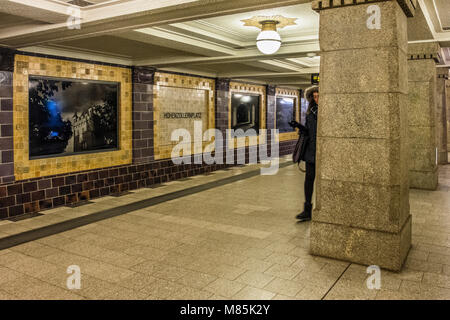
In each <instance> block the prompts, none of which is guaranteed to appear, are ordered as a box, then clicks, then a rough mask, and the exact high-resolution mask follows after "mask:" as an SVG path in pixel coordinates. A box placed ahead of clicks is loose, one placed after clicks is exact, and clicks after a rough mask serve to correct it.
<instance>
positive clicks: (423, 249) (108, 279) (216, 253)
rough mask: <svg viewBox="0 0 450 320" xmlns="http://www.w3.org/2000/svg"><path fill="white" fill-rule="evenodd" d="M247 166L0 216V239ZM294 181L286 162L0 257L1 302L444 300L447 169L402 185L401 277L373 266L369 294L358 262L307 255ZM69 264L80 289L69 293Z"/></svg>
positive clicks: (448, 291)
mask: <svg viewBox="0 0 450 320" xmlns="http://www.w3.org/2000/svg"><path fill="white" fill-rule="evenodd" d="M283 161H289V160H288V159H282V162H283ZM252 170H258V166H256V165H255V166H244V167H238V168H234V169H232V170H222V171H217V172H216V173H213V174H211V175H202V176H198V177H193V178H192V179H188V180H186V181H181V182H176V181H174V182H171V183H167V184H165V185H164V186H161V187H159V188H155V189H141V190H137V191H134V192H133V193H132V194H129V195H124V196H122V197H118V198H116V197H105V198H102V199H98V200H96V201H95V203H93V204H87V205H85V206H81V207H77V208H67V207H63V208H59V209H53V210H50V211H46V212H43V213H45V214H44V215H43V216H39V217H34V218H30V219H27V220H23V221H18V222H10V221H1V222H0V238H4V237H7V236H9V235H13V234H20V233H22V232H24V231H29V230H32V229H34V228H38V227H43V226H48V225H51V224H55V223H58V222H62V221H69V220H70V219H74V218H76V217H80V216H86V215H90V214H92V213H94V212H97V211H101V210H108V209H111V208H117V207H120V206H124V205H127V204H129V203H131V202H136V201H140V200H143V199H148V198H151V197H155V196H159V195H163V194H169V193H172V192H175V191H178V190H182V189H184V188H189V187H193V186H197V185H202V184H204V183H206V182H211V181H216V180H220V179H223V178H226V177H230V176H235V175H239V174H242V173H245V172H250V171H252ZM302 182H303V174H302V173H301V172H299V171H298V169H297V168H296V167H295V166H287V167H285V168H282V169H280V170H279V172H278V174H277V175H275V176H261V175H257V176H254V177H250V178H246V179H241V180H238V181H236V182H233V183H229V184H225V185H221V186H218V187H215V188H211V189H209V190H205V191H202V192H198V193H195V194H192V195H187V196H183V197H179V198H175V199H173V200H169V201H166V202H164V203H159V204H156V205H152V206H150V207H147V208H144V209H140V210H137V211H132V212H128V213H124V214H121V215H119V216H116V217H113V218H109V219H105V220H101V221H97V222H95V223H91V224H87V225H85V226H82V227H79V228H75V229H72V230H68V231H64V232H60V233H57V234H54V235H51V236H48V237H44V238H41V239H37V240H34V241H31V242H27V243H24V244H21V245H17V246H14V247H11V248H9V249H4V250H1V251H0V299H450V165H447V166H443V167H441V168H440V186H439V189H438V191H434V192H427V191H420V190H411V193H410V204H411V213H412V215H413V246H412V249H411V251H410V253H409V256H408V259H407V262H406V265H405V267H404V269H403V271H402V272H400V273H392V272H388V271H384V270H382V273H381V289H379V290H369V289H368V288H367V286H366V278H367V276H368V274H367V273H366V267H365V266H361V265H357V264H350V263H347V262H342V261H336V260H331V259H326V258H321V257H313V256H311V255H309V254H308V238H309V222H307V223H296V221H295V219H294V216H295V214H296V213H297V211H298V210H299V208H300V207H301V205H302V199H303V187H302ZM0 241H1V240H0ZM70 265H78V266H79V267H80V270H81V289H79V290H77V289H73V290H69V289H67V278H68V277H69V275H68V274H67V268H68V266H70Z"/></svg>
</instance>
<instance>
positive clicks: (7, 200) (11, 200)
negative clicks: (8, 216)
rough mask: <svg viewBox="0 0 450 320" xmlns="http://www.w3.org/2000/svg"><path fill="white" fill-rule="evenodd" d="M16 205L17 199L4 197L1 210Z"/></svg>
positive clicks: (0, 206)
mask: <svg viewBox="0 0 450 320" xmlns="http://www.w3.org/2000/svg"><path fill="white" fill-rule="evenodd" d="M15 204H16V197H14V196H10V197H4V198H1V199H0V208H6V207H10V206H13V205H15Z"/></svg>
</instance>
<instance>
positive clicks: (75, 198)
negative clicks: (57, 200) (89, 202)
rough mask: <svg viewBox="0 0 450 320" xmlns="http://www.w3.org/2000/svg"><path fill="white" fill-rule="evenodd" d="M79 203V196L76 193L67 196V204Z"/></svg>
mask: <svg viewBox="0 0 450 320" xmlns="http://www.w3.org/2000/svg"><path fill="white" fill-rule="evenodd" d="M75 202H78V195H77V194H76V193H74V194H69V195H67V196H66V204H69V203H75Z"/></svg>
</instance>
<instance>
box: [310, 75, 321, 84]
mask: <svg viewBox="0 0 450 320" xmlns="http://www.w3.org/2000/svg"><path fill="white" fill-rule="evenodd" d="M319 82H320V77H319V74H318V73H313V74H312V75H311V84H319Z"/></svg>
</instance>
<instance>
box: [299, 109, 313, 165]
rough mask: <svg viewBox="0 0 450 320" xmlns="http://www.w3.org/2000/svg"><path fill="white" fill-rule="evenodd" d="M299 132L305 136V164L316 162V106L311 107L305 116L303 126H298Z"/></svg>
mask: <svg viewBox="0 0 450 320" xmlns="http://www.w3.org/2000/svg"><path fill="white" fill-rule="evenodd" d="M300 126H301V128H300V130H301V132H302V133H305V134H306V150H305V156H304V159H302V160H304V161H305V162H309V163H315V162H316V139H317V105H316V104H313V105H311V108H310V112H309V113H308V114H307V115H306V123H305V126H302V125H300Z"/></svg>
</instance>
